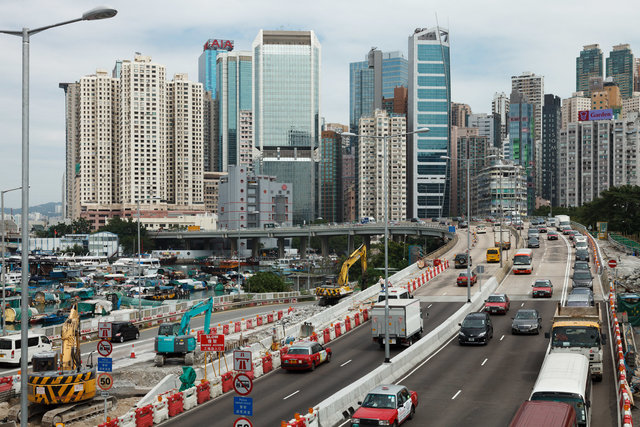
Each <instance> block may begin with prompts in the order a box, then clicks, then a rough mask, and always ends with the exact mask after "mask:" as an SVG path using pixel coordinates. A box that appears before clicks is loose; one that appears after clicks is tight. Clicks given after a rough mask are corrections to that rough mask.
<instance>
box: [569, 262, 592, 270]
mask: <svg viewBox="0 0 640 427" xmlns="http://www.w3.org/2000/svg"><path fill="white" fill-rule="evenodd" d="M573 269H574V270H589V264H587V263H586V262H576V263H575V264H574V265H573Z"/></svg>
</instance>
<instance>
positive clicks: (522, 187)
mask: <svg viewBox="0 0 640 427" xmlns="http://www.w3.org/2000/svg"><path fill="white" fill-rule="evenodd" d="M476 180H477V182H478V186H477V189H478V194H477V198H478V210H477V212H476V213H474V214H475V215H478V216H481V217H483V216H488V215H490V216H493V217H495V218H504V217H511V218H513V219H515V218H520V219H523V218H524V216H525V215H526V207H527V176H526V173H525V170H524V168H523V167H522V166H521V165H518V164H514V163H513V162H512V161H510V160H507V161H500V162H498V161H494V160H492V161H491V162H489V164H488V165H487V167H485V168H484V169H483V170H482V171H480V173H479V174H478V176H477V177H476Z"/></svg>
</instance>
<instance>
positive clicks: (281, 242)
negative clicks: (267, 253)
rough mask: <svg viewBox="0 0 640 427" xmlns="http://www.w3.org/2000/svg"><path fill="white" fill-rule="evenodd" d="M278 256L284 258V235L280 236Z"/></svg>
mask: <svg viewBox="0 0 640 427" xmlns="http://www.w3.org/2000/svg"><path fill="white" fill-rule="evenodd" d="M278 258H284V237H278Z"/></svg>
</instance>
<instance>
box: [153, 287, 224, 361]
mask: <svg viewBox="0 0 640 427" xmlns="http://www.w3.org/2000/svg"><path fill="white" fill-rule="evenodd" d="M212 311H213V298H209V299H207V300H204V301H201V302H199V303H198V304H196V305H194V306H193V307H191V309H189V311H187V312H185V313H184V314H183V315H182V320H181V321H180V323H177V322H176V323H164V324H162V325H160V327H159V328H158V336H157V337H156V340H155V343H154V350H155V352H156V357H155V359H154V362H155V365H156V366H163V365H164V364H165V362H166V359H167V358H181V359H183V361H184V364H185V365H187V366H191V365H193V362H194V351H195V349H196V345H197V342H196V341H197V340H196V337H195V336H194V335H189V324H190V323H191V318H192V317H194V316H197V315H198V314H201V313H205V315H204V331H205V333H206V334H208V333H209V332H210V328H209V325H210V323H211V312H212Z"/></svg>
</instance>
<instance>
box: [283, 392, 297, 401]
mask: <svg viewBox="0 0 640 427" xmlns="http://www.w3.org/2000/svg"><path fill="white" fill-rule="evenodd" d="M298 393H300V390H296V391H294V392H293V393H291V394H290V395H289V396H287V397H283V398H282V400H287V399H288V398H290V397H291V396H293V395H295V394H298Z"/></svg>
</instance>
